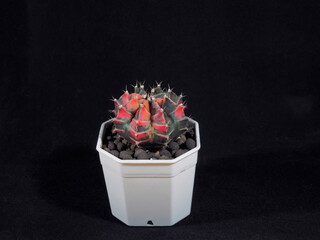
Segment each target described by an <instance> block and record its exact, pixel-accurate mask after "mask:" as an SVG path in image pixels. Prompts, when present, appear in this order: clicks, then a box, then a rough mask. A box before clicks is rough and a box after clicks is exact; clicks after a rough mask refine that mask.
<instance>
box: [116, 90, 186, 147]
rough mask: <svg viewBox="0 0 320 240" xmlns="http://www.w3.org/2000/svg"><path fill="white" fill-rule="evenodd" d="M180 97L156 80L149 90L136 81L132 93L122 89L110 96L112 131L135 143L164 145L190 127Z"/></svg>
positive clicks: (148, 145)
mask: <svg viewBox="0 0 320 240" xmlns="http://www.w3.org/2000/svg"><path fill="white" fill-rule="evenodd" d="M182 98H183V96H182V95H179V96H178V95H176V94H175V93H174V92H173V91H172V89H170V88H168V89H167V90H165V89H162V88H161V86H160V84H157V86H156V87H154V88H152V89H151V91H150V92H149V93H148V92H147V91H146V90H145V89H144V85H143V84H140V85H139V86H138V85H137V84H136V85H135V86H134V92H133V93H129V92H128V91H127V90H126V91H125V92H124V93H123V95H122V96H121V97H120V98H119V99H113V101H114V106H115V109H114V110H113V112H114V114H115V117H114V118H113V123H114V126H113V129H112V132H113V133H117V134H118V135H119V136H120V137H123V138H125V139H126V140H127V141H129V142H131V143H133V144H135V145H137V146H138V147H143V148H146V149H153V148H154V149H156V148H161V147H163V146H166V145H167V144H168V143H169V142H170V141H171V140H175V139H176V138H177V137H179V136H180V135H181V134H183V133H185V132H186V131H188V130H189V128H190V127H191V126H190V122H189V120H188V118H187V117H186V116H185V114H184V109H185V108H186V106H185V104H184V103H183V101H182Z"/></svg>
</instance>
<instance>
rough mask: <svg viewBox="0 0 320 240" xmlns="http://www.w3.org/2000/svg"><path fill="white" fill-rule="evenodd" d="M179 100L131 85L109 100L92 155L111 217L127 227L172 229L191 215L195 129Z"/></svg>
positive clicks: (157, 89)
mask: <svg viewBox="0 0 320 240" xmlns="http://www.w3.org/2000/svg"><path fill="white" fill-rule="evenodd" d="M183 97H184V96H182V95H179V96H178V95H176V94H175V93H174V92H173V91H172V89H170V87H169V88H168V89H162V88H161V86H160V84H157V86H156V87H154V88H152V89H151V91H150V92H149V93H148V92H147V91H146V90H145V89H144V85H143V84H140V85H139V86H138V84H136V85H135V86H134V92H133V93H129V92H128V91H127V90H126V91H125V92H124V93H123V95H122V96H121V97H120V98H119V99H113V101H114V106H115V109H114V110H113V112H114V114H115V117H114V118H112V119H110V120H109V121H106V122H104V123H102V125H101V128H100V132H99V137H98V142H97V147H96V149H97V151H98V152H99V156H100V162H101V165H102V168H103V173H104V177H105V182H106V187H107V192H108V196H109V202H110V206H111V211H112V214H113V215H114V216H115V217H117V218H118V219H119V220H121V221H122V222H124V223H125V224H127V225H129V226H171V225H173V224H175V223H177V222H178V221H180V220H181V219H183V218H185V217H186V216H188V215H189V214H190V210H191V202H192V193H193V183H194V175H195V167H196V163H197V157H198V151H199V149H200V135H199V125H198V123H197V122H196V121H194V120H192V119H191V118H189V117H186V116H185V114H184V109H185V108H186V106H185V104H184V102H183V101H182V98H183Z"/></svg>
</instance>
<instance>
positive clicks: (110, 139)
mask: <svg viewBox="0 0 320 240" xmlns="http://www.w3.org/2000/svg"><path fill="white" fill-rule="evenodd" d="M106 130H107V131H106V133H105V136H104V137H103V145H102V148H103V149H104V150H106V151H107V152H109V153H111V154H113V155H114V156H116V157H118V158H120V159H154V160H157V159H166V160H168V159H174V158H176V157H179V156H181V155H182V154H184V153H186V152H188V151H189V150H191V149H193V148H195V147H196V135H195V129H194V126H193V127H192V128H191V129H190V130H189V131H188V132H186V133H185V134H182V135H181V136H180V137H178V138H177V139H176V140H174V141H171V142H170V143H169V144H168V145H167V146H164V147H163V148H161V149H157V150H150V149H144V148H140V147H137V146H136V145H134V144H131V143H130V142H128V141H127V140H126V139H124V138H122V137H119V136H118V135H117V134H112V133H111V131H110V129H106Z"/></svg>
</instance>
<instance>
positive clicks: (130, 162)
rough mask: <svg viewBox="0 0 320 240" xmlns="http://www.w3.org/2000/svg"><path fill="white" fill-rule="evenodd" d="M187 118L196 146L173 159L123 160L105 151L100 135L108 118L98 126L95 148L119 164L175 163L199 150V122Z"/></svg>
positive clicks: (102, 133) (101, 135)
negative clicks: (194, 132)
mask: <svg viewBox="0 0 320 240" xmlns="http://www.w3.org/2000/svg"><path fill="white" fill-rule="evenodd" d="M187 118H188V120H189V121H190V122H192V123H193V124H194V125H195V131H196V146H195V147H194V148H193V149H191V150H189V151H188V152H186V153H184V154H182V155H181V156H179V157H177V158H174V159H168V160H159V159H132V160H131V159H128V160H123V159H120V158H118V157H116V156H114V155H112V154H111V153H109V152H107V151H106V150H104V149H103V148H102V137H103V135H104V132H105V128H106V125H107V124H108V123H110V122H112V119H110V120H108V121H105V122H103V123H102V124H101V127H100V131H99V136H98V142H97V145H96V150H97V151H98V152H99V153H102V154H105V155H107V156H108V157H109V158H111V159H113V160H114V161H116V162H118V163H121V164H125V165H140V164H143V165H146V164H148V165H149V164H150V165H171V164H174V163H177V162H179V161H181V160H183V159H184V158H186V157H187V156H189V155H191V154H193V153H195V152H197V151H199V149H200V147H201V145H200V131H199V124H198V122H197V121H195V120H193V119H191V118H189V117H187Z"/></svg>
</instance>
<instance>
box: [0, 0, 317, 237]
mask: <svg viewBox="0 0 320 240" xmlns="http://www.w3.org/2000/svg"><path fill="white" fill-rule="evenodd" d="M0 9H1V32H2V33H1V34H0V39H1V42H0V43H1V44H0V45H1V46H0V50H1V66H0V71H1V72H0V74H1V75H0V76H1V78H0V81H1V86H0V106H1V117H0V138H1V139H0V144H1V145H0V146H1V151H0V161H1V162H0V163H1V165H0V167H1V170H0V239H117V238H130V239H161V238H163V239H164V238H166V239H191V238H192V239H319V238H320V230H319V229H320V195H319V191H320V183H319V182H320V181H319V180H320V176H319V170H320V162H319V161H320V159H319V156H320V154H319V151H318V149H317V148H318V147H319V143H320V121H319V120H320V106H319V104H320V99H319V87H318V81H319V76H320V68H319V64H320V55H319V53H320V38H319V34H320V29H319V14H320V4H319V2H318V1H287V2H285V1H239V2H238V1H170V2H165V1H158V0H149V1H49V0H36V1H16V2H15V1H2V2H1V8H0ZM136 80H139V81H145V83H146V85H147V86H149V85H153V84H154V82H155V81H163V84H164V85H166V84H168V83H169V84H170V86H172V87H174V90H175V91H177V92H178V93H180V92H183V93H184V94H186V95H187V98H186V100H187V103H188V109H187V110H186V113H187V114H188V115H191V116H192V118H194V119H195V120H197V121H198V122H199V124H200V131H201V144H202V148H201V150H200V152H199V160H198V165H197V166H198V167H197V172H196V180H195V190H194V201H193V206H192V213H191V215H190V216H189V217H188V218H186V219H185V220H183V221H181V222H179V223H178V224H176V225H175V226H174V227H171V228H151V229H150V228H148V229H146V228H129V227H126V226H125V225H124V224H122V223H121V222H120V221H118V220H116V219H115V218H114V217H112V216H111V212H110V208H109V205H108V198H107V194H106V190H105V185H104V180H103V175H102V170H101V166H100V165H99V159H98V154H97V152H96V151H95V144H96V140H97V135H98V131H99V127H100V124H101V123H102V122H103V121H105V120H107V119H108V118H109V115H110V114H109V112H108V110H109V109H111V108H112V102H111V101H109V99H110V98H111V96H115V97H118V96H120V95H121V93H122V89H124V88H125V85H128V86H129V85H130V84H134V83H135V81H136Z"/></svg>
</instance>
